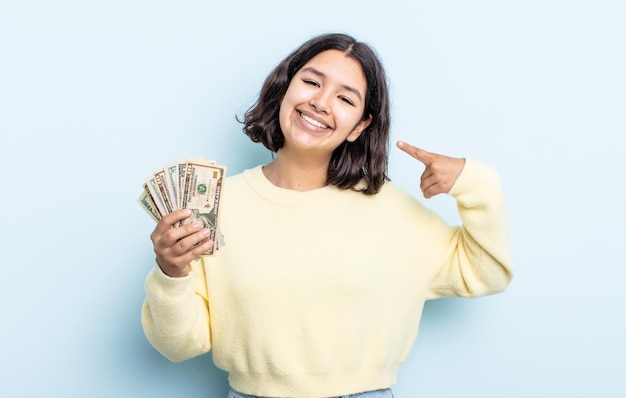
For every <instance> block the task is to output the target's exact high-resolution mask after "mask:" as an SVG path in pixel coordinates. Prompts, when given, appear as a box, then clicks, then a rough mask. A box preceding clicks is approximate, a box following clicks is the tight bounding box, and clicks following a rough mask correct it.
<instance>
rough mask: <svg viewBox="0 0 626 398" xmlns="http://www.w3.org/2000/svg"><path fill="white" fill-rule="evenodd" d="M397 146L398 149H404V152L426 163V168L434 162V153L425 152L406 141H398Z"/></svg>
mask: <svg viewBox="0 0 626 398" xmlns="http://www.w3.org/2000/svg"><path fill="white" fill-rule="evenodd" d="M397 145H398V148H400V149H402V150H403V151H404V152H406V153H408V154H409V155H411V156H412V157H414V158H415V159H417V160H419V161H420V162H422V163H424V166H428V165H429V164H430V163H432V161H433V158H434V154H433V153H432V152H428V151H425V150H423V149H422V148H418V147H416V146H413V145H410V144H407V143H406V142H404V141H398V143H397Z"/></svg>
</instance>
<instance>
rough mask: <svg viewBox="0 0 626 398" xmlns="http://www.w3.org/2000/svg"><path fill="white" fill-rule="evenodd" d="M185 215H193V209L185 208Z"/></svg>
mask: <svg viewBox="0 0 626 398" xmlns="http://www.w3.org/2000/svg"><path fill="white" fill-rule="evenodd" d="M183 215H185V216H190V215H191V210H190V209H184V210H183Z"/></svg>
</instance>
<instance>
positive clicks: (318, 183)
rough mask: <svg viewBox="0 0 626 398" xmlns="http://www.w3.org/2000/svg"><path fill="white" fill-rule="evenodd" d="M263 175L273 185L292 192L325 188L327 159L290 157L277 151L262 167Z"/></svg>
mask: <svg viewBox="0 0 626 398" xmlns="http://www.w3.org/2000/svg"><path fill="white" fill-rule="evenodd" d="M263 174H265V177H266V178H267V179H268V180H269V181H270V182H271V183H272V184H274V185H276V186H277V187H280V188H285V189H291V190H293V191H301V192H304V191H310V190H313V189H318V188H322V187H324V186H326V185H327V184H326V181H327V176H328V159H320V158H305V157H298V156H290V154H288V153H284V152H283V151H278V153H277V154H276V158H275V159H274V160H273V161H272V162H270V163H269V164H267V165H265V166H264V167H263Z"/></svg>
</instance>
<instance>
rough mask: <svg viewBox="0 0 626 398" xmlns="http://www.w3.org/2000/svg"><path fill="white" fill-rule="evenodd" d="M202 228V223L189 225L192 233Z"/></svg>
mask: <svg viewBox="0 0 626 398" xmlns="http://www.w3.org/2000/svg"><path fill="white" fill-rule="evenodd" d="M200 227H201V225H200V223H197V222H192V223H191V224H189V229H191V230H192V231H197V230H199V229H200Z"/></svg>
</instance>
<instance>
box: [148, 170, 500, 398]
mask: <svg viewBox="0 0 626 398" xmlns="http://www.w3.org/2000/svg"><path fill="white" fill-rule="evenodd" d="M449 195H451V196H452V197H454V198H455V200H456V202H457V207H458V211H459V215H460V218H461V220H462V225H461V226H450V225H448V224H447V223H446V222H445V221H444V220H443V219H442V218H441V217H440V216H438V215H437V214H435V213H434V212H432V211H431V210H429V209H427V208H426V207H425V206H424V205H423V204H422V203H421V202H420V201H419V200H417V199H416V198H414V197H413V196H411V195H410V194H408V193H407V192H405V191H404V190H402V189H400V188H399V187H398V186H397V185H395V184H393V183H392V182H386V183H385V184H384V185H383V186H382V188H381V190H380V192H379V193H377V194H375V195H365V194H363V193H360V192H356V191H353V190H344V189H339V188H336V187H334V186H326V187H323V188H320V189H316V190H312V191H307V192H298V191H292V190H288V189H283V188H279V187H277V186H274V185H273V184H272V183H271V182H269V181H268V180H267V178H266V177H265V176H264V174H263V171H262V167H261V166H258V167H256V168H253V169H250V170H246V171H244V172H243V173H240V174H238V175H235V176H232V177H229V178H227V180H226V181H225V183H224V186H223V191H222V202H221V209H220V212H221V214H220V229H221V232H222V234H223V236H224V243H225V244H224V245H223V246H221V247H220V249H219V250H218V251H217V254H216V255H215V256H214V257H201V258H199V259H197V260H195V261H193V262H192V263H191V269H192V271H191V273H190V274H189V275H187V276H186V277H182V278H171V277H168V276H167V275H165V274H164V273H163V272H162V271H161V270H160V268H159V267H158V265H155V266H154V267H153V269H152V270H151V271H150V272H149V274H148V277H147V280H146V284H145V288H146V300H145V303H144V306H143V310H142V324H143V327H144V332H145V334H146V336H147V338H148V340H149V341H150V342H151V344H152V345H153V346H154V347H155V348H156V349H157V350H158V351H159V352H160V353H162V354H163V355H164V356H166V357H167V358H169V359H170V360H172V361H182V360H186V359H189V358H192V357H195V356H198V355H201V354H204V353H207V352H209V351H212V355H213V361H214V362H215V364H216V366H218V367H219V368H221V369H223V370H225V371H226V372H228V374H229V383H230V385H231V386H232V387H233V388H234V389H236V390H238V391H241V392H243V393H246V394H251V395H256V396H262V397H298V398H320V397H331V396H340V395H345V394H351V393H352V394H353V393H357V392H362V391H369V390H377V389H382V388H388V387H390V386H392V385H393V384H395V383H396V377H397V373H398V370H399V367H400V365H401V364H402V362H403V361H404V360H405V359H406V357H407V355H408V354H409V352H410V350H411V347H412V345H413V343H414V341H415V338H416V336H417V332H418V326H419V322H420V317H421V314H422V308H423V305H424V302H425V300H427V299H433V298H438V297H449V296H456V297H477V296H484V295H488V294H494V293H498V292H501V291H503V290H504V289H505V288H506V287H507V285H508V283H509V281H510V280H511V277H512V266H511V261H510V255H509V246H508V220H507V216H506V213H505V208H504V201H503V195H502V190H501V187H500V181H499V178H498V175H497V174H496V172H495V171H494V170H492V169H491V168H489V167H487V166H485V165H483V164H481V163H479V162H477V161H475V160H472V159H467V160H466V164H465V167H464V169H463V171H462V172H461V174H460V175H459V177H458V179H457V181H456V182H455V184H454V186H453V187H452V189H451V191H450V192H449Z"/></svg>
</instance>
